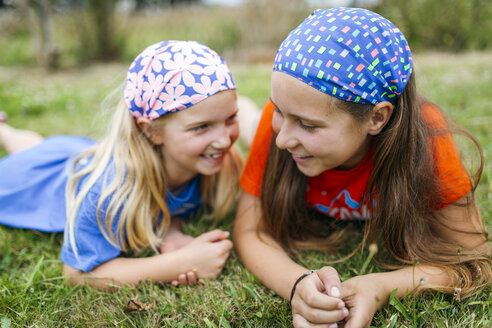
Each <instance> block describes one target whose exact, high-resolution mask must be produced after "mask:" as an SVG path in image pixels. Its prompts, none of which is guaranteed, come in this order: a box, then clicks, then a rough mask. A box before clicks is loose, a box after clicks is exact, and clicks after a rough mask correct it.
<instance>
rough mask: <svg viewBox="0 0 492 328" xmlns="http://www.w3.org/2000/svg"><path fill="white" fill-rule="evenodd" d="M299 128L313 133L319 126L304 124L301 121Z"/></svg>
mask: <svg viewBox="0 0 492 328" xmlns="http://www.w3.org/2000/svg"><path fill="white" fill-rule="evenodd" d="M299 126H300V127H301V128H302V129H304V130H306V131H313V130H315V129H316V128H317V126H314V125H308V124H304V123H302V121H299Z"/></svg>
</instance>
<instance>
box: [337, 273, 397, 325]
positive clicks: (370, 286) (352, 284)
mask: <svg viewBox="0 0 492 328" xmlns="http://www.w3.org/2000/svg"><path fill="white" fill-rule="evenodd" d="M385 286H386V284H385V281H384V279H382V276H381V274H377V273H373V274H368V275H364V276H357V277H353V278H350V279H349V280H347V281H344V282H343V283H342V288H341V294H342V295H341V297H342V299H343V300H344V301H345V304H346V305H347V307H348V308H349V310H350V311H349V315H348V317H347V319H346V323H345V326H344V327H345V328H360V327H369V326H370V324H371V322H372V318H373V316H374V313H375V312H376V311H377V310H378V309H379V308H380V307H381V306H383V305H385V304H386V303H387V302H388V299H389V295H390V294H389V292H388V291H387V290H386V287H385Z"/></svg>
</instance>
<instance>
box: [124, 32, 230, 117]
mask: <svg viewBox="0 0 492 328" xmlns="http://www.w3.org/2000/svg"><path fill="white" fill-rule="evenodd" d="M229 89H236V85H235V83H234V80H233V79H232V75H231V73H230V71H229V68H228V67H227V65H226V64H225V62H224V59H222V58H221V57H220V56H219V55H217V53H215V52H214V51H213V50H211V49H210V48H208V47H206V46H204V45H203V44H201V43H198V42H195V41H162V42H159V43H156V44H153V45H151V46H149V47H147V48H146V49H145V50H144V51H143V52H142V53H141V54H139V55H138V56H137V58H135V60H134V61H133V63H132V64H131V65H130V68H129V69H128V73H127V81H126V86H125V91H124V99H125V103H126V105H127V107H128V109H129V110H130V113H131V114H132V115H133V116H134V117H135V118H139V117H145V118H147V119H150V120H153V119H156V118H159V117H160V116H162V115H165V114H167V113H173V112H177V111H180V110H183V109H185V108H188V107H190V106H193V105H195V104H196V103H198V102H200V101H202V100H204V99H206V98H207V97H210V96H211V95H213V94H215V93H217V92H220V91H224V90H229Z"/></svg>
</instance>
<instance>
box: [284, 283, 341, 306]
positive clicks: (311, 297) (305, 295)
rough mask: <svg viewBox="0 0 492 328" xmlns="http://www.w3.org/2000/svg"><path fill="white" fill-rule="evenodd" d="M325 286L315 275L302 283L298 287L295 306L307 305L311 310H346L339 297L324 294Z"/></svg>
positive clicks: (293, 300) (294, 301) (293, 302)
mask: <svg viewBox="0 0 492 328" xmlns="http://www.w3.org/2000/svg"><path fill="white" fill-rule="evenodd" d="M323 289H324V287H323V285H322V283H321V282H320V280H319V278H318V276H317V275H315V274H313V275H311V276H309V277H307V278H305V279H304V281H301V283H299V285H298V286H297V289H296V292H295V294H294V298H293V299H292V304H293V306H302V305H303V304H305V305H306V306H307V307H309V308H313V309H319V310H325V311H336V310H342V309H343V308H345V303H344V302H343V301H342V300H341V299H340V298H338V297H332V296H328V295H326V294H325V293H323Z"/></svg>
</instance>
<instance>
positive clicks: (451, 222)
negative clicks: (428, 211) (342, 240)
mask: <svg viewBox="0 0 492 328" xmlns="http://www.w3.org/2000/svg"><path fill="white" fill-rule="evenodd" d="M471 197H472V195H471V194H468V195H465V196H464V197H463V198H462V200H460V201H459V202H461V203H462V204H463V203H465V202H464V201H465V200H472V198H471ZM436 214H437V216H438V218H439V219H440V222H441V223H442V224H437V225H436V226H434V227H433V228H434V229H435V230H436V232H437V233H438V234H439V235H440V236H442V237H444V238H446V239H448V240H450V241H453V242H455V243H456V244H457V245H458V246H459V247H462V248H463V249H468V250H473V249H475V250H477V254H478V253H479V252H482V251H487V250H490V248H489V245H488V243H487V238H486V235H485V234H483V233H482V232H483V225H482V219H481V216H480V212H479V210H478V207H477V204H476V202H475V201H471V202H470V203H469V205H468V206H452V205H451V206H447V207H445V208H443V209H442V210H440V211H438V212H437V213H436ZM462 231H465V232H462ZM467 232H468V233H467ZM429 247H432V245H429ZM457 256H459V255H458V254H457ZM477 256H478V255H477ZM419 284H423V285H424V286H425V285H427V286H432V285H434V286H451V287H452V286H454V285H456V287H459V286H458V285H457V281H454V279H452V278H451V277H450V276H449V275H448V273H447V272H446V271H445V270H444V269H441V268H439V267H435V266H429V265H416V266H413V267H406V268H402V269H399V270H396V271H392V272H383V273H374V274H368V275H364V276H358V277H354V278H351V279H349V280H347V281H345V282H343V283H342V299H343V300H344V301H345V303H346V304H347V306H348V307H349V308H350V314H349V317H348V318H347V324H346V325H345V327H346V328H351V327H367V326H369V325H370V323H371V321H372V317H373V315H374V313H375V312H376V310H377V309H378V308H379V307H380V306H384V305H386V304H387V303H388V301H389V297H390V295H391V292H392V291H393V290H394V289H397V293H396V297H398V298H401V297H403V296H405V295H406V294H407V293H408V292H411V291H413V290H414V289H415V288H416V287H418V286H419Z"/></svg>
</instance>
